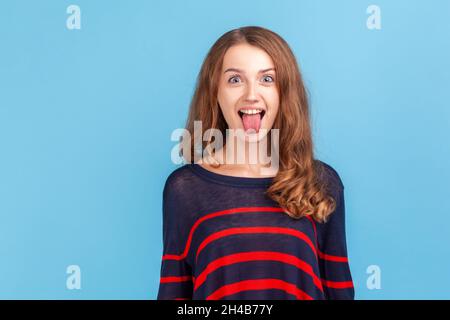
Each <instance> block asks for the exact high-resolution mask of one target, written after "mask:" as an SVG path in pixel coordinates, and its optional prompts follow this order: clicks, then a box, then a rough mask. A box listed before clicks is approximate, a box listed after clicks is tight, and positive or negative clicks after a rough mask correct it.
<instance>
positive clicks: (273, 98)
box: [266, 89, 280, 116]
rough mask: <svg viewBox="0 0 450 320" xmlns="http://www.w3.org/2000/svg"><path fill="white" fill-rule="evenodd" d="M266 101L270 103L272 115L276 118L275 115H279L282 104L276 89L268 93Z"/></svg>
mask: <svg viewBox="0 0 450 320" xmlns="http://www.w3.org/2000/svg"><path fill="white" fill-rule="evenodd" d="M266 98H267V99H266V101H267V103H268V105H269V106H268V107H269V108H270V109H271V110H272V112H271V114H272V116H274V114H276V113H277V111H278V107H279V104H280V96H279V95H278V91H277V90H276V89H274V90H271V91H270V92H268V93H267V96H266Z"/></svg>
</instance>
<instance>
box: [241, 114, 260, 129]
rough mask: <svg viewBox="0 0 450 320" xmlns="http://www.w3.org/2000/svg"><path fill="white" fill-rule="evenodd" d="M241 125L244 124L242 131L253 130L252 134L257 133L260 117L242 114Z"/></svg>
mask: <svg viewBox="0 0 450 320" xmlns="http://www.w3.org/2000/svg"><path fill="white" fill-rule="evenodd" d="M242 123H243V124H244V131H245V132H247V130H248V129H253V130H255V131H254V132H253V133H258V131H259V128H260V126H261V116H260V115H259V113H257V114H244V115H242ZM250 133H252V132H250Z"/></svg>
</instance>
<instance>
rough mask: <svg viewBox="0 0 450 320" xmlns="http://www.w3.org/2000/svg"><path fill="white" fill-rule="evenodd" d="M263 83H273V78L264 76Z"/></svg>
mask: <svg viewBox="0 0 450 320" xmlns="http://www.w3.org/2000/svg"><path fill="white" fill-rule="evenodd" d="M262 80H263V82H274V81H275V80H274V78H273V77H272V76H271V75H265V76H263V78H262Z"/></svg>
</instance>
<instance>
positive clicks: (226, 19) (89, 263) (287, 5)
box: [0, 0, 450, 299]
mask: <svg viewBox="0 0 450 320" xmlns="http://www.w3.org/2000/svg"><path fill="white" fill-rule="evenodd" d="M70 4H76V5H78V6H80V8H81V30H69V29H67V27H66V19H67V18H68V16H69V14H67V13H66V9H67V7H68V6H69V5H70ZM371 4H375V5H378V6H380V8H381V26H382V28H381V30H369V29H368V28H367V27H366V20H367V18H368V17H369V14H368V13H366V9H367V7H368V6H369V5H371ZM0 9H1V10H0V46H1V50H0V257H1V263H0V298H3V299H10V298H16V299H47V298H56V299H93V298H95V299H107V298H108V299H155V298H156V294H157V290H158V285H159V276H160V274H159V273H160V263H161V253H162V230H161V227H162V226H161V223H162V219H161V218H162V217H161V204H162V203H161V201H162V188H163V184H164V181H165V179H166V177H167V176H168V174H169V173H170V172H171V171H172V170H174V169H175V168H176V165H175V164H173V163H172V162H171V159H170V151H171V149H172V147H173V146H174V145H175V142H173V141H171V140H170V134H171V133H172V131H173V130H174V129H176V128H181V127H183V126H184V122H185V119H186V116H187V112H188V105H189V102H190V99H191V97H192V94H193V89H194V84H195V77H196V75H197V73H198V71H199V68H200V66H201V63H202V61H203V58H204V57H205V55H206V53H207V50H208V49H209V48H210V46H211V45H212V44H213V42H214V41H215V40H216V39H217V38H218V37H219V36H220V35H222V34H223V33H224V32H226V31H228V30H230V29H233V28H236V27H240V26H245V25H260V26H264V27H266V28H269V29H272V30H274V31H275V32H277V33H279V34H280V35H281V36H282V37H284V38H285V39H286V40H287V41H288V43H289V44H290V45H291V47H292V49H293V50H294V52H295V54H296V56H297V58H298V61H299V63H300V66H301V70H302V72H303V75H304V78H305V82H306V86H307V87H308V90H309V92H310V94H311V100H310V101H311V108H312V124H313V130H314V138H315V143H316V145H315V151H316V154H317V157H318V158H319V159H321V160H323V161H325V162H327V163H329V164H330V165H332V166H333V167H334V168H335V169H336V170H337V171H338V172H339V174H340V176H341V178H342V180H343V182H344V185H345V192H346V193H345V196H346V209H347V211H346V212H347V242H348V249H349V259H350V264H351V270H352V275H353V278H354V282H355V287H356V298H358V299H433V298H435V299H449V298H450V289H449V285H450V246H449V244H450V228H449V224H450V216H449V213H450V202H449V201H448V199H449V196H450V192H449V187H448V182H449V180H450V169H449V163H450V147H449V142H448V138H449V136H450V108H449V100H450V90H449V89H450V86H449V83H450V59H449V57H450V37H449V36H448V35H449V34H450V2H449V1H447V0H434V1H423V0H422V1H414V2H411V1H406V0H402V1H399V0H398V1H376V2H369V1H361V0H354V1H331V0H330V1H316V0H311V1H273V0H272V1H262V0H257V1H242V2H239V4H237V3H236V4H234V3H233V4H231V3H230V2H226V1H207V0H205V1H162V0H161V1H132V2H130V1H122V2H119V1H116V2H111V1H75V2H71V1H8V2H2V4H1V5H0ZM72 264H75V265H79V266H80V268H81V286H82V288H81V290H68V289H67V288H66V279H67V277H68V275H67V274H66V268H67V266H69V265H72ZM370 265H378V266H379V267H380V268H381V289H379V290H369V289H368V288H367V286H366V280H367V278H368V276H369V275H368V274H367V273H366V269H367V267H368V266H370Z"/></svg>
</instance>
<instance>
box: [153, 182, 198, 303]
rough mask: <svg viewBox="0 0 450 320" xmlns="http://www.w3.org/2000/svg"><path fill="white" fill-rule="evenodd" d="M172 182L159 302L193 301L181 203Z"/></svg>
mask: <svg viewBox="0 0 450 320" xmlns="http://www.w3.org/2000/svg"><path fill="white" fill-rule="evenodd" d="M169 179H170V178H169ZM169 179H168V180H167V181H166V184H165V186H164V191H163V256H162V259H161V278H160V284H159V291H158V297H157V300H181V299H183V300H185V299H187V300H190V299H192V292H193V282H192V268H191V266H190V265H189V264H188V263H187V261H186V259H185V257H184V256H183V251H184V245H185V239H184V237H183V234H184V233H182V232H180V223H182V221H180V219H181V218H182V217H183V215H181V214H177V207H178V208H179V207H180V204H179V203H177V202H176V199H175V197H174V193H175V192H174V190H173V189H174V188H173V184H172V183H170V180H169Z"/></svg>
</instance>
